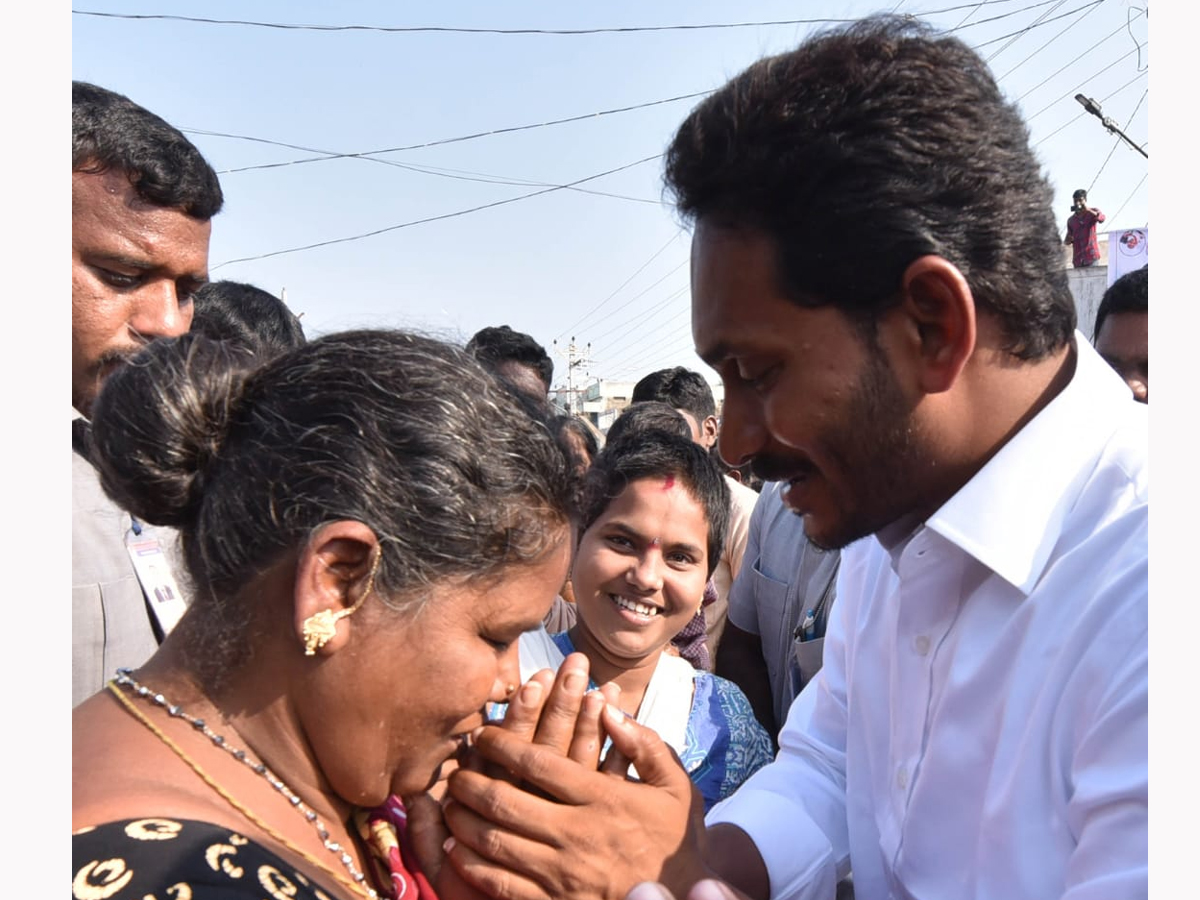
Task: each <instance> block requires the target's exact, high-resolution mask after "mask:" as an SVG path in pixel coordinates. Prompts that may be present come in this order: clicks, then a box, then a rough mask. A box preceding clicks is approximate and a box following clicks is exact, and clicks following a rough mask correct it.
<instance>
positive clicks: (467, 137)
mask: <svg viewBox="0 0 1200 900" xmlns="http://www.w3.org/2000/svg"><path fill="white" fill-rule="evenodd" d="M711 93H712V91H711V90H709V91H696V92H695V93H692V94H680V95H679V96H678V97H667V98H666V99H665V100H651V101H649V102H647V103H635V104H633V105H632V106H621V107H617V108H615V109H602V110H599V111H597V112H590V113H583V114H581V115H577V116H567V117H566V118H563V119H550V120H548V121H546V122H534V123H532V124H529V125H511V126H509V127H506V128H493V129H492V130H490V131H477V132H475V133H473V134H464V135H459V136H458V137H451V138H439V139H437V140H433V141H425V142H423V143H420V144H408V145H406V146H403V147H384V148H382V149H380V150H363V151H362V152H359V153H338V152H335V151H332V150H319V149H316V148H314V147H304V146H301V145H299V144H289V143H286V142H284V141H274V140H270V139H268V138H260V137H252V136H250V135H245V134H229V133H227V132H223V131H205V130H203V129H199V128H184V129H182V130H183V131H184V132H186V133H187V134H203V135H206V136H208V137H220V138H230V139H232V140H238V141H253V142H254V143H258V144H270V145H271V146H274V147H286V148H288V149H289V150H300V151H303V152H304V153H320V154H321V155H320V156H309V157H305V158H303V159H290V160H285V161H283V162H277V163H262V164H260V165H256V166H241V167H239V168H236V169H226V170H225V171H223V172H221V173H220V174H222V175H228V174H234V173H236V172H250V171H253V170H255V169H277V168H280V167H282V166H298V165H301V164H303V163H310V162H324V161H325V160H328V159H357V158H366V159H370V158H373V157H376V156H380V155H382V154H384V153H402V152H404V151H407V150H424V149H425V148H426V147H440V146H442V145H444V144H457V143H460V142H462V141H473V140H475V139H477V138H483V137H492V136H493V135H497V134H511V133H512V132H515V131H529V130H531V129H534V128H547V127H549V126H551V125H563V124H565V123H567V122H581V121H583V120H585V119H595V118H599V117H600V116H611V115H615V114H617V113H624V112H631V111H632V110H635V109H646V108H647V107H651V106H661V105H662V104H664V103H676V102H678V101H680V100H692V99H694V98H696V97H704V96H706V95H708V94H711Z"/></svg>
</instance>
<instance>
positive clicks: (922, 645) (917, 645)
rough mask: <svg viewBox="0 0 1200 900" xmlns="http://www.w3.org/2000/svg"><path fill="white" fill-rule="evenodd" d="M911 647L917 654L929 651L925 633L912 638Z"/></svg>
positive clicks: (922, 654) (921, 654) (924, 653)
mask: <svg viewBox="0 0 1200 900" xmlns="http://www.w3.org/2000/svg"><path fill="white" fill-rule="evenodd" d="M913 649H914V650H916V651H917V655H918V656H925V655H926V654H927V653H929V638H927V637H926V636H925V635H923V634H921V635H917V637H916V638H915V639H914V640H913Z"/></svg>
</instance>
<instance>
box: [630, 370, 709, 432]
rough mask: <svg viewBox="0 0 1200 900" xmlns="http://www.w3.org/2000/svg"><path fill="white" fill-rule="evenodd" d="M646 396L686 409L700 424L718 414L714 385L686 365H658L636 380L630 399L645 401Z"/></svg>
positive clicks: (633, 401)
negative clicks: (667, 367) (665, 367)
mask: <svg viewBox="0 0 1200 900" xmlns="http://www.w3.org/2000/svg"><path fill="white" fill-rule="evenodd" d="M646 400H657V401H659V402H660V403H666V404H667V405H668V406H672V407H674V408H675V409H684V410H687V411H688V412H689V413H691V415H692V417H693V418H694V419H695V420H696V425H697V426H699V425H700V423H701V422H703V421H704V420H705V419H707V418H708V417H709V416H715V415H716V414H717V404H716V402H715V401H714V400H713V393H712V388H711V387H709V386H708V382H707V381H705V380H704V376H703V375H701V374H700V373H699V372H693V371H692V370H691V369H685V368H684V367H683V366H674V367H673V368H670V369H659V370H658V371H657V372H651V373H650V374H649V375H647V376H645V377H644V378H643V379H642V380H641V381H639V382H638V383H637V384H635V385H634V386H633V393H632V394H631V395H630V402H631V403H642V402H644V401H646Z"/></svg>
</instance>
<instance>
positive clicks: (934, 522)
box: [925, 331, 1133, 594]
mask: <svg viewBox="0 0 1200 900" xmlns="http://www.w3.org/2000/svg"><path fill="white" fill-rule="evenodd" d="M1075 357H1076V363H1075V373H1074V375H1073V376H1072V378H1071V381H1070V382H1069V383H1068V384H1067V386H1066V387H1065V388H1064V389H1063V390H1062V392H1061V393H1059V395H1058V396H1057V397H1055V398H1054V399H1053V400H1051V401H1050V402H1049V403H1048V404H1047V405H1046V407H1045V408H1044V409H1043V410H1042V411H1041V412H1039V413H1038V414H1037V415H1036V416H1035V417H1034V418H1033V419H1032V420H1030V422H1029V423H1028V424H1027V425H1026V426H1025V427H1024V428H1022V429H1021V430H1020V431H1019V432H1017V434H1015V435H1014V436H1013V437H1012V438H1011V439H1010V440H1009V441H1008V443H1006V444H1005V445H1004V446H1003V447H1001V448H1000V450H999V451H998V452H997V453H996V455H995V456H993V457H992V458H991V459H990V460H988V462H987V463H986V464H985V465H984V467H983V468H982V469H980V470H979V472H977V473H976V474H975V476H974V477H973V478H972V479H971V480H970V481H968V482H967V483H966V484H965V485H964V486H963V487H962V488H961V489H960V490H959V491H958V493H956V494H955V495H954V496H953V497H951V498H950V499H949V500H948V501H947V502H946V503H945V504H944V505H943V506H942V507H941V508H940V509H939V510H938V511H937V512H936V513H934V514H933V516H931V517H930V518H929V520H928V521H927V522H926V523H925V524H926V526H927V527H928V528H929V529H931V530H932V531H935V532H936V533H938V534H940V535H941V536H942V537H944V538H945V539H946V540H948V541H950V542H951V543H952V544H954V545H956V546H958V547H959V548H961V549H962V550H963V551H964V552H966V553H968V554H970V555H971V556H973V557H974V558H975V559H977V560H979V562H981V563H982V564H983V565H985V566H987V567H988V568H989V569H991V570H992V571H994V572H995V573H996V574H997V575H999V576H1000V577H1001V578H1003V579H1004V580H1005V581H1007V582H1009V583H1010V584H1012V585H1013V586H1014V587H1016V588H1018V589H1019V590H1020V591H1021V592H1022V593H1024V594H1028V593H1029V592H1030V591H1031V590H1033V588H1034V586H1035V585H1036V584H1037V583H1038V581H1039V579H1040V578H1041V576H1042V571H1043V569H1044V568H1045V566H1046V562H1047V560H1048V559H1049V558H1050V554H1051V551H1052V550H1053V549H1054V546H1055V545H1056V544H1057V543H1058V539H1059V536H1060V535H1061V533H1062V529H1063V523H1064V520H1065V519H1066V516H1067V514H1068V512H1069V511H1070V510H1071V508H1072V507H1073V506H1074V504H1075V501H1076V499H1077V498H1078V496H1079V494H1080V492H1081V491H1082V489H1083V486H1084V484H1085V482H1086V481H1087V478H1088V476H1089V475H1090V474H1091V472H1092V470H1093V468H1094V466H1095V462H1096V460H1097V459H1098V457H1099V455H1100V452H1101V449H1102V447H1103V445H1104V443H1105V441H1106V439H1107V437H1108V436H1109V435H1110V434H1111V433H1112V431H1113V430H1114V428H1115V426H1116V425H1117V422H1116V418H1117V417H1116V416H1114V411H1115V410H1120V409H1122V408H1123V407H1122V406H1121V404H1130V405H1131V404H1133V400H1132V398H1131V397H1130V396H1129V389H1128V388H1127V387H1126V386H1125V384H1124V382H1122V381H1121V379H1120V378H1119V377H1118V376H1117V375H1116V373H1114V372H1113V371H1112V369H1111V368H1109V366H1108V364H1107V363H1105V362H1104V360H1102V359H1101V358H1100V356H1099V355H1098V354H1097V353H1096V351H1095V350H1093V349H1092V346H1091V345H1090V344H1089V343H1088V341H1087V339H1086V338H1084V336H1083V335H1082V334H1080V333H1079V332H1078V331H1076V332H1075Z"/></svg>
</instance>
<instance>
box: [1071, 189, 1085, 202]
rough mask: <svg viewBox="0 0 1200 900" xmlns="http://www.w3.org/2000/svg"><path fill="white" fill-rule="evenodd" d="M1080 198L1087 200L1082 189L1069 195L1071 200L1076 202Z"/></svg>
mask: <svg viewBox="0 0 1200 900" xmlns="http://www.w3.org/2000/svg"><path fill="white" fill-rule="evenodd" d="M1080 197H1082V198H1083V199H1084V200H1086V199H1087V191H1085V190H1084V189H1083V188H1080V189H1079V190H1077V191H1076V192H1075V193H1073V194H1072V195H1071V199H1072V200H1078V199H1079V198H1080Z"/></svg>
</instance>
